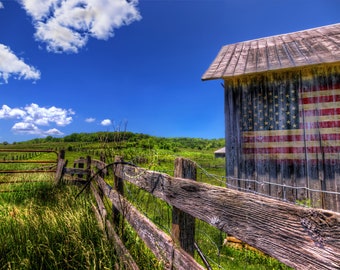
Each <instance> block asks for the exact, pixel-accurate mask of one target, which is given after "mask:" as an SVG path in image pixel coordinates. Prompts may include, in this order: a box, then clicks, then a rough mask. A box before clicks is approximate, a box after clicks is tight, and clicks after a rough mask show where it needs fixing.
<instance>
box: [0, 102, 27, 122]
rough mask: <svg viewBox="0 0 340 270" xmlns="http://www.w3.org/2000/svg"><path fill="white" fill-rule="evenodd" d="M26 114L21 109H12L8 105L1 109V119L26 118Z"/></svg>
mask: <svg viewBox="0 0 340 270" xmlns="http://www.w3.org/2000/svg"><path fill="white" fill-rule="evenodd" d="M25 115H26V112H25V111H24V110H22V109H19V108H14V109H11V108H10V107H8V106H7V105H2V108H1V109H0V119H6V118H17V119H20V118H23V117H25Z"/></svg>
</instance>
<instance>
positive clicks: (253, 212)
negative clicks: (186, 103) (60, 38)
mask: <svg viewBox="0 0 340 270" xmlns="http://www.w3.org/2000/svg"><path fill="white" fill-rule="evenodd" d="M178 162H179V161H178ZM76 163H77V164H84V165H82V166H83V168H66V167H65V165H66V162H65V161H63V160H62V159H61V160H59V162H58V170H57V177H56V179H57V180H58V181H59V180H62V179H63V176H64V175H65V174H77V175H82V176H86V177H85V180H84V181H86V183H91V187H92V190H93V192H94V194H95V198H96V200H97V213H98V216H100V220H101V223H102V225H103V226H104V227H106V229H107V231H108V233H109V235H111V236H112V234H114V230H113V229H112V228H113V227H114V225H115V224H114V223H113V225H112V223H111V221H110V220H109V219H108V212H109V211H112V210H111V209H110V210H108V209H106V208H105V206H104V203H103V198H107V199H109V200H110V201H111V202H112V205H113V212H114V213H113V214H114V218H113V220H114V221H115V220H119V218H124V219H125V220H126V221H128V222H129V223H130V224H131V226H132V227H133V228H134V229H135V231H136V232H137V234H138V235H139V237H140V238H141V239H142V240H143V241H144V242H145V243H146V245H147V246H148V247H149V248H150V250H151V251H152V252H153V253H154V254H155V255H156V256H157V257H158V258H159V259H160V260H162V261H163V262H164V266H165V268H167V269H170V268H171V269H172V268H175V269H202V266H200V265H199V264H198V263H196V262H195V261H194V259H193V258H192V257H191V256H190V255H189V254H190V253H192V252H191V251H190V248H187V247H184V245H183V244H182V240H181V239H176V237H177V238H178V237H179V238H185V237H187V236H188V235H186V231H185V230H184V229H183V230H182V231H181V229H180V228H181V226H180V225H179V224H180V222H177V223H176V222H175V223H174V225H173V229H172V235H171V236H169V235H167V234H166V233H164V232H163V231H161V230H160V229H159V228H158V227H157V226H156V225H154V224H153V223H152V222H151V221H150V220H149V219H147V218H146V217H145V216H144V215H142V214H141V213H140V212H139V211H138V210H137V209H136V208H135V207H134V206H133V205H132V204H131V203H130V202H129V201H128V200H127V199H126V198H125V197H124V194H123V192H122V185H123V183H124V181H128V182H130V183H132V184H134V185H136V186H137V187H139V188H141V189H143V190H145V191H147V192H149V193H151V194H153V195H154V196H156V197H158V198H160V199H162V200H164V201H165V202H167V203H168V204H170V205H172V206H173V208H174V209H177V210H178V211H182V212H184V213H186V214H188V215H190V216H192V217H193V218H198V219H200V220H203V221H205V222H207V223H209V224H211V225H212V226H215V227H216V228H218V229H219V230H221V231H224V232H226V233H228V234H230V235H233V236H235V237H237V238H238V239H240V240H242V241H244V242H246V243H247V244H249V245H251V246H253V247H255V248H257V249H259V250H261V251H263V252H264V253H266V254H268V255H271V256H272V257H274V258H277V259H278V260H280V261H281V262H283V263H285V264H287V265H289V266H291V267H294V268H296V269H318V270H319V269H340V213H338V212H332V211H327V210H323V209H316V208H304V207H301V206H297V205H294V204H290V203H287V202H283V201H279V200H275V199H272V198H267V197H263V196H259V195H256V194H251V193H244V192H240V191H237V190H232V189H227V188H222V187H217V186H212V185H209V184H204V183H198V182H195V181H192V180H190V179H185V178H184V177H185V175H182V177H171V176H169V175H167V174H163V173H158V172H154V171H149V170H146V169H143V168H139V167H136V166H133V165H131V164H126V163H124V162H122V161H116V162H114V163H113V164H111V165H107V164H105V163H104V162H101V161H97V160H95V161H94V160H91V158H90V157H88V158H86V159H81V160H78V161H77V162H76ZM104 169H109V170H112V171H113V174H114V181H115V184H114V186H113V187H112V186H111V185H108V184H107V183H106V181H105V179H104V178H105V177H104V175H105V174H103V172H104ZM177 210H175V211H177ZM117 216H118V218H117ZM182 228H184V227H183V226H182ZM114 235H115V234H114ZM189 238H190V237H189ZM113 239H115V240H114V242H115V243H116V245H115V246H116V247H117V248H120V250H121V252H122V254H127V253H125V252H126V251H125V250H124V247H122V243H121V242H119V241H118V240H117V236H116V235H115V236H113ZM194 244H195V243H194ZM184 249H187V251H188V252H186V251H185V250H184ZM124 258H125V262H126V268H127V269H136V268H135V267H136V266H135V265H134V264H133V263H132V264H131V257H130V256H128V255H126V256H125V257H124Z"/></svg>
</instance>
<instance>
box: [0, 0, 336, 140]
mask: <svg viewBox="0 0 340 270" xmlns="http://www.w3.org/2000/svg"><path fill="white" fill-rule="evenodd" d="M339 19H340V1H339V0H267V1H265V0H256V1H255V0H253V1H251V0H240V1H239V0H237V1H236V0H234V1H231V0H140V1H137V0H130V1H125V0H45V1H42V0H0V24H1V27H0V142H3V141H7V142H14V141H23V140H28V139H32V138H39V137H44V136H49V135H51V136H54V137H58V136H65V135H68V134H71V133H74V132H95V131H114V130H128V131H132V132H138V133H145V134H150V135H155V136H162V137H200V138H222V137H224V93H223V88H222V86H221V82H222V81H219V80H216V81H207V82H202V81H201V76H202V75H203V73H204V72H205V70H206V69H207V68H208V67H209V65H210V63H211V62H212V61H213V59H214V58H215V56H216V55H217V53H218V51H219V50H220V48H221V47H222V46H223V45H227V44H231V43H236V42H240V41H245V40H251V39H256V38H261V37H266V36H271V35H278V34H283V33H289V32H294V31H299V30H304V29H308V28H313V27H318V26H322V25H327V24H333V23H338V22H339V21H340V20H339Z"/></svg>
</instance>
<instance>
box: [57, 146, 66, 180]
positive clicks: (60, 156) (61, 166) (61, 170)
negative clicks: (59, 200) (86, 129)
mask: <svg viewBox="0 0 340 270" xmlns="http://www.w3.org/2000/svg"><path fill="white" fill-rule="evenodd" d="M65 166H66V161H65V150H60V152H59V154H58V163H57V170H56V175H55V182H56V183H57V184H59V183H60V181H61V179H62V178H63V175H64V167H65Z"/></svg>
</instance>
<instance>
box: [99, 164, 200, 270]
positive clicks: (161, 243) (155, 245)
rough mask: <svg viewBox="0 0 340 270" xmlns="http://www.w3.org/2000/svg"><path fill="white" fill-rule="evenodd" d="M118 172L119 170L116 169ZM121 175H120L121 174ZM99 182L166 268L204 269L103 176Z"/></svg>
mask: <svg viewBox="0 0 340 270" xmlns="http://www.w3.org/2000/svg"><path fill="white" fill-rule="evenodd" d="M115 171H116V172H117V170H115ZM119 177H120V176H119ZM97 183H98V185H99V187H100V188H101V190H102V191H103V193H104V194H105V196H107V197H108V198H109V199H110V200H111V202H112V203H113V205H114V206H115V208H116V209H118V210H119V211H120V213H122V215H123V216H124V218H125V219H126V220H127V221H128V222H129V223H130V225H131V226H132V227H133V228H134V229H135V231H136V232H137V234H138V235H139V237H140V238H141V239H142V240H143V241H144V242H145V244H146V245H147V246H148V247H149V248H150V250H151V251H152V252H153V253H154V254H155V255H156V257H157V258H159V259H160V260H161V261H163V263H164V269H181V270H187V269H198V270H199V269H203V267H202V266H201V265H199V264H198V263H197V262H196V261H195V260H194V259H193V258H192V257H191V256H190V255H189V254H188V253H186V252H185V251H184V250H182V249H181V248H180V247H178V246H177V245H176V243H175V242H174V241H173V240H172V239H171V237H170V236H169V235H167V234H166V233H164V232H163V231H162V230H160V229H158V228H157V226H156V225H154V224H153V223H152V222H151V221H150V220H149V219H147V218H146V217H145V216H143V215H142V214H141V213H140V212H139V211H138V210H137V209H136V208H135V207H134V206H132V205H131V204H130V203H129V202H128V201H127V200H126V199H125V198H123V197H122V196H121V195H119V193H118V192H116V191H115V190H113V189H112V188H111V187H110V186H108V185H107V184H106V183H105V182H104V181H103V180H102V179H101V178H98V179H97Z"/></svg>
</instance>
